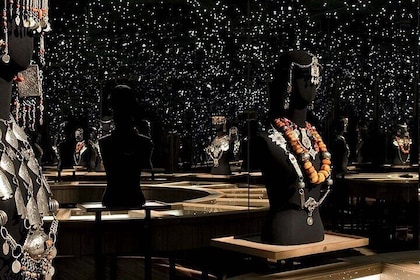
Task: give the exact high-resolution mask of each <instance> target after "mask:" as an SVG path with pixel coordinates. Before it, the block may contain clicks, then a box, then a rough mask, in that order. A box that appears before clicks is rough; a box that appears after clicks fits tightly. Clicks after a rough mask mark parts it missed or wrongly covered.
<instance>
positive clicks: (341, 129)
mask: <svg viewBox="0 0 420 280" xmlns="http://www.w3.org/2000/svg"><path fill="white" fill-rule="evenodd" d="M347 125H348V118H345V117H341V118H340V119H339V120H337V121H336V123H335V126H334V132H335V138H334V140H333V143H332V147H331V152H332V161H333V162H334V174H335V175H336V176H342V175H344V174H346V173H347V166H348V163H349V156H350V148H349V145H348V144H347V140H346V137H345V134H346V132H347Z"/></svg>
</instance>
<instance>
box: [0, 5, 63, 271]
mask: <svg viewBox="0 0 420 280" xmlns="http://www.w3.org/2000/svg"><path fill="white" fill-rule="evenodd" d="M9 4H10V9H12V8H13V9H14V7H12V5H13V2H10V3H9ZM8 8H9V7H8ZM34 11H35V13H37V12H36V10H34ZM3 19H4V20H5V21H7V26H8V29H6V30H8V34H7V35H8V36H6V38H7V39H6V46H7V47H6V48H5V47H4V46H5V45H3V49H2V55H1V60H0V100H1V102H0V132H1V133H0V135H1V137H0V142H1V147H2V148H1V150H0V158H1V160H0V171H1V172H0V181H1V183H0V184H1V185H2V187H1V188H0V197H1V200H0V209H1V210H0V224H1V232H2V234H1V235H2V238H3V239H4V240H3V241H2V243H3V254H2V255H1V257H0V279H23V278H25V279H29V278H31V279H48V278H47V277H49V279H51V277H52V275H53V274H54V269H53V268H52V264H51V261H52V259H53V258H54V257H55V255H56V249H55V238H56V234H57V226H58V222H57V220H56V219H55V216H54V219H53V222H52V223H51V228H50V232H49V233H48V234H47V233H45V232H44V229H43V221H42V216H44V215H45V216H46V215H49V213H50V211H51V212H55V211H56V210H57V209H58V202H57V201H54V200H52V199H51V196H52V194H51V191H50V188H49V186H48V184H47V181H46V180H45V178H44V176H43V175H42V172H41V167H40V166H39V163H38V161H37V160H36V158H35V153H34V151H33V149H32V147H31V145H30V142H29V141H28V137H27V136H26V134H25V132H24V131H23V129H22V128H21V127H20V126H19V125H18V124H17V122H16V121H15V120H14V118H13V116H11V115H10V105H11V97H12V83H13V77H14V76H16V75H17V74H18V72H20V71H23V70H25V69H26V68H28V66H29V65H30V61H31V58H32V53H33V36H32V34H33V30H30V29H29V28H25V27H23V26H21V25H19V26H17V23H16V20H15V18H13V19H11V18H9V17H8V16H5V17H4V18H3ZM22 275H23V276H22Z"/></svg>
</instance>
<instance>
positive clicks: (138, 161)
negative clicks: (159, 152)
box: [99, 85, 153, 208]
mask: <svg viewBox="0 0 420 280" xmlns="http://www.w3.org/2000/svg"><path fill="white" fill-rule="evenodd" d="M110 104H111V108H112V111H113V118H114V126H115V128H114V130H113V131H112V132H111V133H110V134H108V135H106V136H104V137H102V138H100V139H99V147H100V150H101V155H102V160H103V165H104V167H105V173H106V178H107V188H106V190H105V192H104V195H103V198H102V203H103V204H104V205H105V206H108V207H128V208H131V207H132V208H136V207H140V206H142V205H143V204H144V202H145V197H144V195H143V192H142V190H141V187H140V176H141V170H142V169H145V168H151V153H152V149H153V142H152V140H151V138H149V137H147V136H145V135H141V134H139V132H138V131H137V129H136V120H135V116H136V114H137V113H138V112H137V111H138V107H139V106H138V103H137V100H136V98H135V95H134V93H133V92H132V90H131V88H130V87H128V86H126V85H118V86H116V87H115V88H114V89H113V91H112V93H111V96H110Z"/></svg>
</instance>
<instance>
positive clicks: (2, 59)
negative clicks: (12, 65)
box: [1, 53, 10, 64]
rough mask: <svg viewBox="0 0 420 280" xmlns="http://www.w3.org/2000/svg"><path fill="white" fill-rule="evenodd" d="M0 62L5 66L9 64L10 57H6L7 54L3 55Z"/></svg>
mask: <svg viewBox="0 0 420 280" xmlns="http://www.w3.org/2000/svg"><path fill="white" fill-rule="evenodd" d="M1 61H3V63H5V64H9V62H10V55H8V54H7V53H5V54H3V55H2V57H1Z"/></svg>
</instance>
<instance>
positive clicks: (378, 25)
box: [43, 0, 419, 163]
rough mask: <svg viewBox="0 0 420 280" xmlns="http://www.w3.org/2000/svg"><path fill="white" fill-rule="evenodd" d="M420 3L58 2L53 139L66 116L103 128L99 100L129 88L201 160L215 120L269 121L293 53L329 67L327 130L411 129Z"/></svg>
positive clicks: (324, 106) (51, 74) (48, 83)
mask: <svg viewBox="0 0 420 280" xmlns="http://www.w3.org/2000/svg"><path fill="white" fill-rule="evenodd" d="M54 2H65V3H54ZM373 2H375V3H373ZM418 6H419V5H418V1H414V0H410V1H361V0H360V1H298V0H295V1H279V0H264V1H257V0H249V1H248V2H247V1H241V0H237V1H200V0H185V1H184V0H178V1H169V0H166V1H151V0H148V1H146V0H144V1H143V0H142V1H138V0H106V1H104V0H91V1H51V7H50V17H51V18H52V20H51V21H52V26H53V31H52V32H50V33H49V34H48V36H47V37H46V48H47V50H46V51H47V53H46V61H47V65H46V66H45V67H44V69H43V70H44V93H45V95H46V98H45V99H46V100H45V103H46V112H47V114H48V120H49V122H48V125H49V127H50V132H51V138H54V137H55V135H56V134H57V133H59V129H58V128H59V124H60V123H62V122H63V121H66V120H69V119H72V120H73V121H79V122H81V123H83V122H85V123H84V124H85V125H87V126H89V127H98V126H99V120H100V111H101V108H100V102H99V100H100V98H101V97H102V96H103V95H104V93H106V91H107V89H108V88H107V87H108V86H109V85H110V82H115V83H116V82H127V83H129V84H130V85H131V86H132V87H134V88H135V90H136V92H138V95H139V98H140V100H141V101H142V103H143V105H144V108H146V109H147V111H148V112H147V114H148V117H149V118H151V119H152V124H153V125H154V128H153V129H154V130H155V131H158V132H159V133H160V134H162V133H164V132H169V131H171V132H177V133H179V135H180V136H181V140H182V139H185V138H189V139H191V142H192V143H191V144H192V149H193V150H194V151H195V154H194V161H195V163H197V162H200V161H201V160H202V159H203V158H202V155H203V153H202V150H203V147H204V146H205V145H206V144H207V141H208V137H209V136H211V135H212V131H211V122H210V117H211V116H212V115H214V114H223V115H225V116H227V119H228V123H229V124H230V125H237V126H239V127H240V129H241V130H242V131H244V130H243V128H244V127H245V123H244V120H245V117H244V114H243V112H244V111H247V110H255V111H256V112H257V113H258V116H259V119H260V121H261V122H262V121H263V120H264V116H265V113H266V111H267V107H268V106H267V105H268V104H267V103H268V100H267V95H266V89H267V84H268V83H269V81H270V80H271V78H272V76H271V75H272V70H273V66H274V64H275V63H276V60H277V58H278V55H279V54H280V53H281V52H283V51H288V50H292V49H305V50H308V51H310V52H311V53H313V54H316V55H318V56H319V57H320V58H321V61H322V64H323V65H324V73H323V80H322V86H321V88H320V91H319V93H318V97H317V99H316V102H315V104H314V105H315V106H314V114H315V116H317V117H318V119H319V124H320V125H321V126H323V127H324V129H327V128H328V124H329V123H331V121H332V118H333V117H334V116H335V117H336V114H340V115H348V116H351V117H352V120H353V119H354V120H357V121H359V120H366V121H370V122H372V121H374V120H376V121H377V124H378V126H377V127H378V129H379V130H381V131H382V132H385V133H386V132H388V131H389V130H390V128H391V127H392V126H393V125H394V124H395V123H397V122H398V123H401V122H407V123H412V122H413V118H414V113H413V111H414V100H415V97H414V92H413V85H414V83H415V75H416V71H418V65H417V62H418V60H417V58H418V46H419V27H418V22H417V20H418V13H419V9H418ZM375 94H376V96H375ZM334 98H339V102H338V103H334ZM375 98H376V99H378V100H379V103H378V104H379V107H375V104H374V102H373V101H374V100H375ZM375 110H376V111H375ZM376 116H377V118H376Z"/></svg>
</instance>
